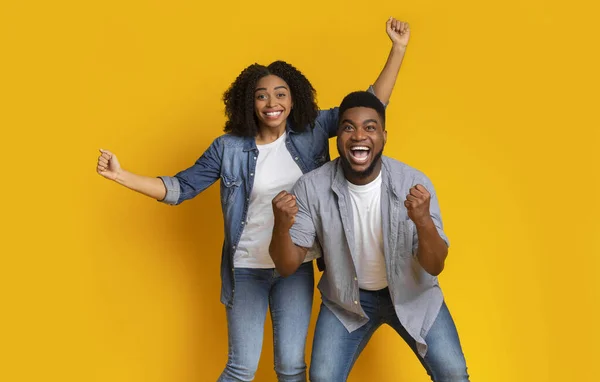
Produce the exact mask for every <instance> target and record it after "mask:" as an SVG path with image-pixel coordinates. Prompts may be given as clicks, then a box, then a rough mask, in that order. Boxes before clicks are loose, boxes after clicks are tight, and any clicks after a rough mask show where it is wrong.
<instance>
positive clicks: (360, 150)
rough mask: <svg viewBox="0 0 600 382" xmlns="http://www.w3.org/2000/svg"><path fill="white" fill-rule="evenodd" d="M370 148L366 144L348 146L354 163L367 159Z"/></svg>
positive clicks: (361, 162)
mask: <svg viewBox="0 0 600 382" xmlns="http://www.w3.org/2000/svg"><path fill="white" fill-rule="evenodd" d="M370 153H371V149H370V148H368V147H367V146H354V147H351V148H350V159H351V160H352V162H354V163H356V164H363V163H366V162H367V160H369V154H370Z"/></svg>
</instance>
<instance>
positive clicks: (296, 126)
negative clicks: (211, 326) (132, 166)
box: [97, 18, 410, 381]
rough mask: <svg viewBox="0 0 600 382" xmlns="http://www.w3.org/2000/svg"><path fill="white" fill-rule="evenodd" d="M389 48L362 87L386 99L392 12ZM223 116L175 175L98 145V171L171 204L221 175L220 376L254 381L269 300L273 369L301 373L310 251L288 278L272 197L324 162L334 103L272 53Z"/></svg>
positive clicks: (390, 81)
mask: <svg viewBox="0 0 600 382" xmlns="http://www.w3.org/2000/svg"><path fill="white" fill-rule="evenodd" d="M386 31H387V34H388V36H389V37H390V39H391V40H392V50H391V52H390V54H389V56H388V59H387V62H386V64H385V67H384V68H383V70H382V72H381V74H380V75H379V77H378V78H377V80H376V81H375V83H374V84H373V86H371V87H370V88H369V91H371V92H373V93H374V94H375V95H376V96H377V97H378V98H379V99H380V100H381V102H382V103H384V104H387V103H388V101H389V97H390V95H391V92H392V89H393V87H394V84H395V82H396V76H397V74H398V71H399V69H400V66H401V64H402V59H403V57H404V52H405V49H406V46H407V44H408V40H409V35H410V32H409V27H408V24H407V23H403V22H400V21H398V20H396V19H393V18H390V19H389V20H388V21H387V22H386ZM223 100H224V102H225V113H226V116H227V118H228V120H227V122H226V124H225V133H226V134H224V135H222V136H220V137H219V138H217V139H216V140H215V141H214V142H213V143H212V144H211V146H210V147H209V148H208V149H207V150H206V151H205V152H204V153H203V154H202V156H201V157H200V158H199V159H198V160H197V161H196V163H195V164H194V165H193V166H192V167H190V168H188V169H186V170H183V171H181V172H179V173H178V174H176V175H175V176H173V177H169V176H162V177H159V178H153V177H146V176H141V175H136V174H134V173H132V172H128V171H125V170H124V169H123V168H121V166H120V164H119V161H118V159H117V157H116V155H115V154H113V153H111V152H110V151H107V150H100V151H101V155H100V157H99V158H98V166H97V172H98V174H100V175H102V176H103V177H105V178H107V179H110V180H113V181H115V182H117V183H119V184H121V185H123V186H125V187H127V188H130V189H132V190H134V191H137V192H140V193H142V194H144V195H147V196H149V197H151V198H154V199H157V200H160V201H163V202H165V203H168V204H179V203H181V202H183V201H185V200H187V199H191V198H193V197H195V196H196V195H198V193H200V192H202V191H203V190H205V189H206V188H208V187H209V186H210V185H211V184H213V183H214V182H215V181H217V180H219V179H220V180H221V206H222V209H223V217H224V224H225V230H224V235H225V240H224V245H223V251H222V260H221V279H222V287H221V302H223V304H225V307H226V315H227V325H228V334H229V357H228V361H227V365H226V367H225V370H224V371H223V373H222V374H221V376H220V378H219V381H251V380H252V379H253V378H254V374H255V372H256V369H257V367H258V361H259V358H260V353H261V348H262V339H263V331H264V322H265V317H266V312H267V308H269V309H270V312H271V317H272V321H273V337H274V350H275V371H276V373H277V377H278V380H279V381H306V364H305V362H304V351H305V344H306V335H307V331H308V325H309V321H310V316H311V308H312V299H313V290H314V275H313V266H312V260H313V259H314V258H315V257H316V256H317V252H316V251H315V252H313V253H311V254H310V255H309V256H307V258H306V259H307V260H306V262H305V263H304V264H303V265H302V266H301V267H300V268H299V269H298V270H297V271H296V272H295V273H294V274H293V275H290V276H288V277H285V278H283V277H281V276H279V274H278V273H277V271H276V270H275V266H274V264H273V262H272V260H271V258H270V256H269V243H270V240H271V232H272V229H273V210H272V207H271V201H272V199H273V198H274V197H275V195H277V193H279V192H280V191H281V190H288V191H289V190H291V188H292V186H293V185H294V183H295V182H296V180H297V179H298V178H299V177H300V176H301V175H302V174H303V173H306V172H308V171H311V170H313V169H315V168H317V167H319V166H320V165H322V164H323V163H325V162H326V161H328V160H329V145H328V139H329V137H333V136H335V135H336V130H337V117H338V112H337V108H334V109H329V110H322V111H319V110H318V109H317V105H316V102H315V90H314V88H313V87H312V85H311V84H310V82H309V81H308V80H307V79H306V77H304V75H303V74H302V73H301V72H300V71H298V70H297V69H296V68H294V67H293V66H292V65H290V64H287V63H285V62H283V61H276V62H273V63H272V64H270V65H269V66H262V65H258V64H254V65H250V66H249V67H247V68H246V69H244V70H243V71H242V72H241V73H240V75H239V76H238V77H237V78H236V80H235V81H234V82H233V84H232V85H231V87H230V88H229V89H228V90H227V91H226V92H225V94H224V96H223Z"/></svg>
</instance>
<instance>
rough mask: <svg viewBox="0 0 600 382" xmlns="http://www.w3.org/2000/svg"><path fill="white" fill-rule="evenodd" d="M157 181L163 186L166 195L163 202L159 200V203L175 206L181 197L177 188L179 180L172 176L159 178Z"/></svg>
mask: <svg viewBox="0 0 600 382" xmlns="http://www.w3.org/2000/svg"><path fill="white" fill-rule="evenodd" d="M159 179H161V180H162V181H163V183H164V184H165V188H166V189H167V194H166V195H165V198H164V199H163V200H159V202H161V203H165V204H170V205H175V204H177V202H178V201H179V196H180V195H181V188H180V187H179V179H177V178H175V177H172V176H159Z"/></svg>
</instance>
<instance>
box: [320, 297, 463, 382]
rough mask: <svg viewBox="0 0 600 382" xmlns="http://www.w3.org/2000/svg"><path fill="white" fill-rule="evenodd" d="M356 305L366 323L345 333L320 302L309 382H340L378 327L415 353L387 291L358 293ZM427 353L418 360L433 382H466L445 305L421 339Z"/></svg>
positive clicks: (333, 316)
mask: <svg viewBox="0 0 600 382" xmlns="http://www.w3.org/2000/svg"><path fill="white" fill-rule="evenodd" d="M360 304H361V306H362V307H363V310H364V311H365V313H366V314H367V316H368V317H369V321H368V322H367V323H366V324H365V325H363V326H361V327H360V328H358V329H356V330H355V331H353V332H352V333H348V330H347V329H346V327H345V326H344V325H343V324H342V323H341V322H340V320H338V318H337V317H336V316H335V315H334V314H333V313H332V312H331V310H329V309H328V308H327V307H326V306H325V305H324V304H323V303H321V311H320V312H319V318H318V320H317V327H316V329H315V339H314V342H313V351H312V360H311V365H310V380H311V381H312V382H343V381H346V379H347V378H348V374H350V370H351V369H352V366H353V365H354V362H355V361H356V359H357V358H358V356H359V355H360V353H361V352H362V350H363V349H364V348H365V346H366V345H367V342H369V339H370V338H371V336H372V335H373V333H375V330H377V328H378V327H379V326H381V325H382V324H384V323H385V324H388V325H390V326H391V327H392V328H393V329H394V330H395V331H396V332H397V333H398V334H399V335H400V336H401V337H402V338H403V339H404V341H406V343H407V344H408V345H409V346H410V347H411V349H412V350H413V351H414V352H415V354H417V351H416V344H415V340H413V339H412V337H410V335H409V334H408V333H407V332H406V330H405V329H404V327H403V326H402V324H400V321H399V320H398V317H397V316H396V312H395V310H394V305H393V304H392V300H391V298H390V293H389V290H388V289H387V288H385V289H382V290H379V291H366V290H361V291H360ZM425 342H426V343H427V353H426V354H425V358H421V357H419V356H418V354H417V357H419V360H420V361H421V364H422V365H423V366H424V367H425V370H427V373H428V374H429V376H430V377H431V380H432V381H434V382H468V381H469V375H468V374H467V365H466V362H465V357H464V355H463V352H462V348H461V346H460V341H459V339H458V334H457V332H456V327H455V326H454V321H453V320H452V316H450V312H449V311H448V308H447V307H446V303H444V304H442V308H441V309H440V312H439V314H438V316H437V318H436V320H435V322H434V323H433V326H432V327H431V329H430V330H429V332H428V333H427V336H426V337H425Z"/></svg>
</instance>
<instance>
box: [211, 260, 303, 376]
mask: <svg viewBox="0 0 600 382" xmlns="http://www.w3.org/2000/svg"><path fill="white" fill-rule="evenodd" d="M234 275H235V293H234V300H233V307H232V308H226V311H227V329H228V332H229V358H228V360H227V366H226V367H225V370H223V373H222V374H221V376H220V377H219V379H218V381H220V382H225V381H227V382H229V381H252V380H253V379H254V374H255V373H256V369H257V368H258V361H259V359H260V352H261V349H262V342H263V332H264V327H265V318H266V314H267V307H269V308H270V311H271V320H272V321H273V342H274V344H273V345H274V346H273V347H274V351H275V357H274V358H275V372H276V373H277V378H278V380H279V381H286V382H287V381H289V382H296V381H306V362H305V360H304V351H305V348H306V335H307V332H308V324H309V322H310V316H311V310H312V301H313V293H314V273H313V265H312V262H308V263H304V264H302V265H301V266H300V267H299V268H298V270H297V271H296V273H294V274H293V275H291V276H288V277H285V278H283V277H281V276H280V275H279V273H277V271H276V270H275V269H273V268H271V269H250V268H235V270H234Z"/></svg>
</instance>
